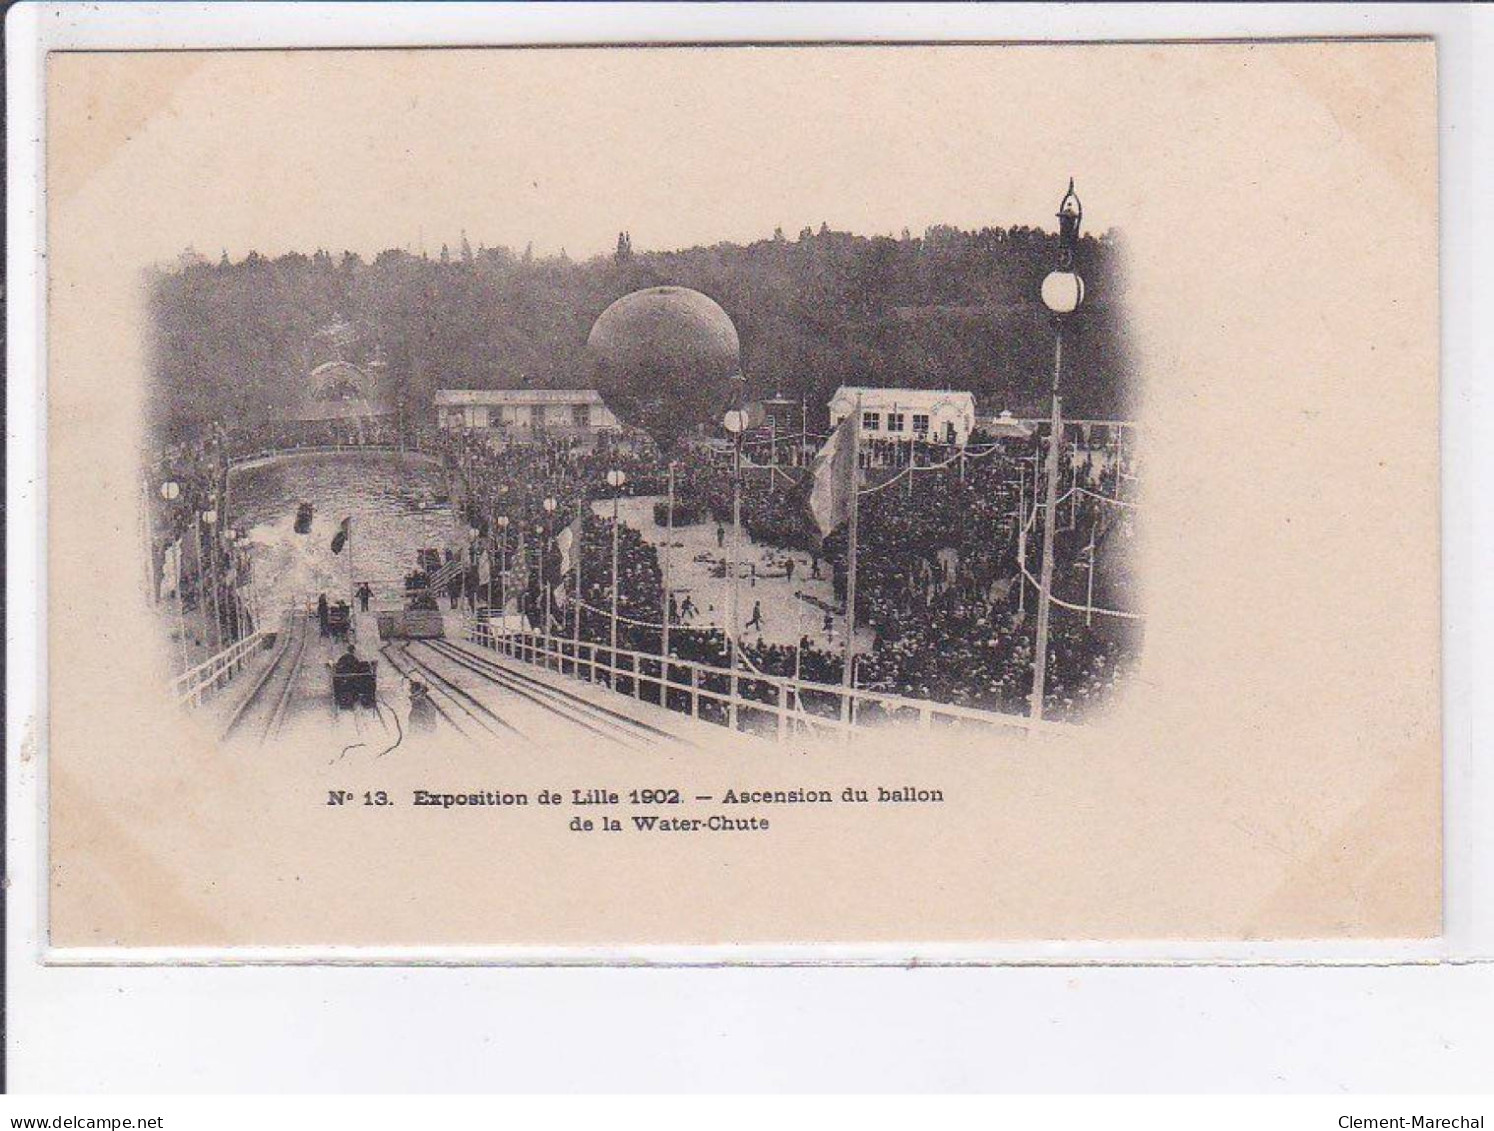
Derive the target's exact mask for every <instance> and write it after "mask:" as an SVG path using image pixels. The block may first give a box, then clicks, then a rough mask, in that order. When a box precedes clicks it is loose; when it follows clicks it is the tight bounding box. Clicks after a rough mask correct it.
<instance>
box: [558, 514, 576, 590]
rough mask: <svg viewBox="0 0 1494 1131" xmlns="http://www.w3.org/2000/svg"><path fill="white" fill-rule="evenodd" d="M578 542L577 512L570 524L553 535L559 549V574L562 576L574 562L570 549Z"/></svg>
mask: <svg viewBox="0 0 1494 1131" xmlns="http://www.w3.org/2000/svg"><path fill="white" fill-rule="evenodd" d="M580 542H581V516H580V515H579V514H577V515H576V517H575V519H574V520H573V521H572V522H571V524H570V525H569V526H567V527H566V528H565V529H564V530H562V531H561V532H560V533H559V534H557V535H556V536H555V548H556V549H557V550H559V551H560V575H561V576H562V577H564V576H565V575H566V574H568V573H570V572H571V566H572V565H573V564H574V563H575V558H573V557H572V556H571V555H572V551H574V550H575V548H576V546H577V545H579V544H580Z"/></svg>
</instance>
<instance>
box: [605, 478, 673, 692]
mask: <svg viewBox="0 0 1494 1131" xmlns="http://www.w3.org/2000/svg"><path fill="white" fill-rule="evenodd" d="M627 481H628V476H627V473H626V472H623V471H620V470H619V469H617V468H615V467H614V468H613V469H612V470H611V471H609V472H607V486H609V487H611V488H612V626H611V627H612V631H611V641H612V686H613V688H614V689H615V688H616V687H617V523H618V511H617V507H618V496H619V495H621V494H622V487H623V484H624V483H626V482H627ZM666 615H667V610H666Z"/></svg>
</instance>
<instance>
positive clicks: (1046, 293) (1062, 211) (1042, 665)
mask: <svg viewBox="0 0 1494 1131" xmlns="http://www.w3.org/2000/svg"><path fill="white" fill-rule="evenodd" d="M1083 214H1084V213H1083V209H1082V208H1081V207H1080V205H1079V198H1078V197H1077V196H1075V195H1074V182H1073V180H1072V179H1070V181H1069V191H1068V193H1067V194H1065V196H1064V198H1063V201H1062V202H1061V203H1060V204H1059V206H1058V224H1059V234H1058V270H1056V271H1052V272H1050V273H1049V274H1048V276H1047V278H1045V279H1044V280H1043V287H1042V299H1043V305H1044V306H1046V307H1047V308H1048V309H1049V310H1050V311H1052V312H1053V315H1054V318H1053V420H1052V423H1051V424H1050V425H1049V429H1048V432H1049V434H1048V482H1047V484H1046V485H1045V491H1044V497H1045V499H1046V500H1047V505H1046V506H1045V507H1044V510H1043V565H1042V579H1041V582H1040V584H1039V586H1038V617H1037V642H1036V646H1035V648H1034V650H1033V657H1032V705H1031V718H1032V720H1033V721H1034V722H1040V721H1042V718H1043V697H1044V694H1045V693H1046V691H1047V681H1048V622H1049V617H1050V615H1051V612H1052V605H1053V565H1054V545H1053V540H1054V535H1055V533H1056V531H1057V527H1058V502H1057V500H1058V476H1059V464H1058V457H1059V452H1060V450H1061V448H1062V445H1063V398H1062V397H1060V396H1059V395H1058V387H1059V380H1060V377H1061V376H1062V373H1063V329H1064V318H1065V317H1066V316H1067V315H1070V314H1072V313H1073V312H1074V311H1075V310H1077V309H1078V307H1079V304H1080V303H1081V302H1082V301H1083V299H1084V281H1083V280H1082V279H1081V278H1080V277H1079V276H1078V275H1077V274H1075V273H1074V271H1073V263H1074V250H1075V248H1076V247H1077V246H1078V243H1079V225H1080V223H1081V220H1082V217H1083Z"/></svg>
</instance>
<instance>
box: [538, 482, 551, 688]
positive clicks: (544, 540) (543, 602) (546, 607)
mask: <svg viewBox="0 0 1494 1131" xmlns="http://www.w3.org/2000/svg"><path fill="white" fill-rule="evenodd" d="M540 505H541V506H543V507H544V508H545V522H544V525H543V526H542V527H541V528H540V546H539V558H540V609H541V610H542V612H541V617H542V618H543V622H544V628H543V630H542V631H541V636H542V639H543V640H544V647H545V660H544V663H545V666H546V667H548V666H549V665H550V590H549V588H548V587H547V586H546V584H545V555H546V554H548V553H549V551H550V524H551V519H552V518H553V516H554V514H555V499H554V497H553V496H549V495H547V496H546V497H545V501H544V502H543V503H541V504H540Z"/></svg>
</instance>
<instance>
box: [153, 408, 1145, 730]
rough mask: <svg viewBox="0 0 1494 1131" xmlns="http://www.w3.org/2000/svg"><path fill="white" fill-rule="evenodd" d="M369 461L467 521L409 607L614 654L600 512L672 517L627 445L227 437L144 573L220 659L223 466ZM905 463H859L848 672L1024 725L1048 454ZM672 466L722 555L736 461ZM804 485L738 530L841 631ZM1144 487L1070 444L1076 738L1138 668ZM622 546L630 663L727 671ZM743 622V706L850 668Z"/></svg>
mask: <svg viewBox="0 0 1494 1131" xmlns="http://www.w3.org/2000/svg"><path fill="white" fill-rule="evenodd" d="M357 445H377V446H392V445H405V446H412V447H420V448H422V449H423V450H428V451H432V452H436V453H439V454H440V455H441V456H442V457H443V459H444V460H445V462H446V466H447V470H448V472H449V474H450V475H451V476H452V477H453V481H454V482H460V484H461V491H460V494H461V497H462V499H463V500H464V502H465V508H466V513H465V514H464V515H463V517H464V518H465V520H466V521H467V523H468V524H469V525H470V527H471V528H472V530H474V531H475V532H476V538H475V539H474V541H473V543H472V545H471V547H470V548H469V550H468V551H467V554H468V556H467V559H466V560H465V561H462V562H460V568H458V569H455V570H453V569H451V568H447V569H444V570H442V569H441V567H443V566H450V564H451V560H452V551H450V550H448V551H447V554H446V558H445V559H443V560H440V561H432V562H430V563H422V565H421V567H420V569H419V570H418V571H417V572H419V573H420V576H419V577H417V578H415V579H414V582H415V583H412V581H411V579H410V578H407V579H406V582H407V584H406V588H407V590H409V593H408V594H407V597H408V599H409V600H411V601H421V602H424V603H425V604H426V605H427V606H430V605H434V604H436V602H437V600H438V599H439V598H445V600H441V601H440V604H442V605H446V606H448V607H451V608H457V607H462V606H465V607H466V608H468V609H469V610H473V611H476V610H478V609H480V608H481V609H487V610H490V611H497V610H499V609H500V607H501V606H506V607H507V611H510V612H518V613H522V614H524V615H525V616H527V617H528V619H529V621H530V623H533V624H536V625H540V624H543V623H545V619H546V616H547V615H548V618H549V626H550V629H551V631H553V632H554V633H556V634H557V635H560V636H563V637H570V636H572V635H574V634H575V633H576V632H577V630H578V628H579V634H580V637H581V639H583V640H585V641H588V642H592V643H597V644H607V643H609V642H610V640H611V635H612V631H613V619H612V615H611V613H612V586H613V579H612V572H611V570H612V565H611V563H612V553H613V528H612V527H613V521H612V518H611V516H610V515H609V514H608V508H607V507H606V506H605V505H601V506H597V505H596V504H597V502H598V501H599V500H602V501H604V500H607V499H609V498H612V497H614V496H618V495H621V496H655V497H657V496H661V495H663V493H664V491H665V485H666V482H667V479H668V467H669V465H668V463H667V462H666V460H665V459H664V458H663V457H662V456H661V455H660V454H659V453H658V452H657V451H656V450H654V449H653V448H652V446H651V445H649V444H648V443H647V442H639V441H637V440H635V439H630V440H629V441H628V442H625V443H613V444H604V445H602V446H598V447H590V446H582V445H579V444H578V443H576V441H574V440H572V439H549V440H543V441H541V442H538V443H534V444H526V445H518V446H505V447H494V446H491V445H489V444H488V443H487V442H486V441H485V439H483V438H482V437H481V436H480V435H475V434H472V433H466V432H459V431H458V432H439V431H437V430H435V429H429V428H426V429H421V430H418V431H417V430H414V429H408V428H407V429H397V428H396V427H395V426H394V424H393V423H392V422H391V421H389V420H387V419H379V418H372V419H365V420H363V421H346V420H343V421H319V422H307V423H299V424H294V425H285V424H277V425H266V426H265V427H263V428H261V429H256V430H247V431H243V432H240V433H236V434H233V435H229V434H228V433H227V432H226V431H225V430H223V429H217V428H215V429H211V430H209V431H208V432H207V433H206V434H204V435H203V436H201V437H200V438H198V439H197V440H195V441H193V442H191V443H187V444H177V445H172V446H170V447H167V448H164V449H162V450H161V451H159V452H158V453H156V455H155V457H154V459H153V461H152V464H151V467H150V475H149V476H148V485H149V484H154V485H156V486H159V485H160V484H164V483H172V484H175V490H174V492H161V491H159V490H156V491H154V492H153V494H152V502H151V505H152V512H151V513H152V523H151V525H152V531H153V535H154V537H153V540H152V546H151V552H152V556H153V562H154V563H155V566H156V569H157V576H158V577H162V579H163V581H162V583H163V584H165V580H164V574H165V573H167V572H169V570H168V568H167V567H168V566H170V565H172V564H174V565H175V570H176V574H175V579H176V584H175V586H174V588H179V589H180V592H181V594H182V607H183V608H184V609H186V610H194V609H200V608H202V607H203V606H204V603H205V604H206V606H207V607H208V609H209V611H208V612H207V613H206V614H205V615H204V618H203V621H204V624H205V625H208V626H209V627H208V628H207V629H206V630H205V631H206V635H207V636H208V637H210V638H213V640H210V641H209V642H214V641H216V642H217V643H219V644H220V645H221V643H223V642H227V641H232V640H234V639H237V638H238V637H239V636H240V635H242V634H243V633H245V632H246V631H248V630H249V629H250V618H249V615H248V612H247V610H246V609H245V607H244V604H243V602H242V601H240V600H238V599H237V598H236V589H235V583H236V582H242V581H243V580H244V578H245V576H246V574H247V570H248V568H249V563H248V562H247V561H245V560H241V559H242V555H238V554H236V553H235V548H234V546H233V539H232V536H231V532H223V531H219V530H209V531H207V533H206V536H204V531H203V523H202V516H203V515H204V514H205V513H208V512H211V511H213V509H214V508H215V506H216V502H217V500H218V499H219V498H221V496H222V485H223V481H224V477H225V475H226V469H227V465H228V462H229V461H230V460H231V459H235V458H242V457H244V456H246V455H252V454H255V453H258V452H261V451H269V450H285V449H288V448H295V447H308V446H317V447H320V446H357ZM903 448H904V451H906V454H903V451H893V450H889V451H888V452H885V453H882V455H881V456H880V457H879V456H878V455H877V453H875V452H872V451H868V452H867V453H866V457H867V458H866V459H865V463H866V464H868V465H869V466H868V470H867V472H866V476H865V480H864V482H863V486H862V497H861V499H860V505H859V512H858V557H857V600H856V622H857V625H858V627H859V628H862V629H863V630H866V629H869V630H870V634H871V635H870V646H869V648H866V647H863V648H861V649H859V650H858V654H857V656H856V661H855V663H856V667H855V672H854V676H855V680H854V682H855V685H856V686H857V687H858V688H860V689H863V690H868V691H880V692H885V693H887V694H888V695H889V696H900V697H906V698H911V699H920V700H932V701H936V702H940V703H949V704H956V705H963V706H970V707H976V708H983V709H988V710H994V711H1001V712H1006V713H1024V712H1025V711H1026V710H1027V709H1028V700H1029V696H1030V694H1031V688H1032V663H1033V652H1034V635H1035V633H1034V627H1035V620H1036V606H1037V601H1036V586H1035V583H1034V581H1033V580H1032V577H1031V576H1030V575H1032V574H1035V573H1036V571H1037V569H1038V562H1039V555H1038V544H1039V540H1040V537H1041V525H1042V517H1041V514H1040V513H1038V508H1037V507H1036V503H1035V499H1036V497H1037V494H1038V492H1037V490H1036V487H1035V482H1034V481H1035V478H1036V473H1037V471H1038V470H1039V469H1038V466H1037V465H1038V463H1039V461H1038V460H1037V459H1036V458H1035V455H1036V453H1037V451H1038V449H1039V445H1038V443H1037V442H1036V441H1034V440H1031V439H1028V440H1010V441H1002V442H996V441H991V440H989V439H987V438H983V437H980V436H979V435H977V437H975V438H974V439H973V440H972V443H971V444H970V446H969V447H968V448H966V449H964V450H963V454H962V453H961V451H960V450H959V449H955V448H953V447H947V446H945V445H940V444H933V443H929V444H918V445H915V446H914V447H912V448H907V447H906V446H903ZM910 464H912V465H913V466H912V467H911V468H910V466H909V465H910ZM674 466H675V504H674V509H673V517H674V522H675V524H676V526H677V527H683V526H687V525H691V524H694V523H699V522H709V523H715V524H716V525H717V530H718V535H720V536H721V538H724V537H725V531H726V530H727V529H729V527H730V524H731V521H732V510H733V508H732V497H733V483H732V479H733V477H732V463H731V460H730V459H729V458H728V459H722V458H721V453H720V451H719V450H712V449H707V448H693V449H691V448H687V449H686V450H684V451H682V452H680V453H678V454H677V456H676V457H675V460H674ZM614 472H622V477H621V478H622V482H621V483H617V482H616V479H617V478H618V477H617V476H615V475H612V476H610V477H609V473H614ZM810 474H811V473H810V470H809V469H808V468H804V467H799V468H776V469H774V468H767V467H761V466H752V467H750V469H749V470H748V471H746V472H744V475H743V480H742V486H741V513H742V522H743V526H744V529H745V532H746V533H747V534H748V535H750V536H751V538H752V539H753V540H754V541H755V542H757V543H760V544H763V545H766V546H771V547H777V548H778V549H780V550H784V551H788V550H794V551H798V552H800V553H801V554H803V555H806V556H808V557H809V558H810V559H811V561H812V562H813V565H814V569H815V572H816V573H819V571H820V568H821V565H822V564H823V568H824V570H825V571H827V572H828V573H829V575H830V576H832V577H833V580H834V593H835V600H836V601H837V602H839V603H840V604H841V607H842V609H843V604H844V601H845V594H846V590H847V572H848V571H847V564H848V563H847V549H848V547H847V539H846V534H845V530H844V528H842V529H841V530H838V531H836V532H835V533H833V534H832V535H831V536H829V537H828V538H825V539H823V540H822V539H821V538H820V536H819V532H818V531H817V530H816V529H815V527H814V525H813V523H812V521H811V520H810V518H809V516H808V512H807V508H806V505H805V500H806V494H807V491H808V486H809V483H808V477H809V475H810ZM1133 478H1134V475H1133V474H1132V469H1131V468H1130V465H1129V463H1128V461H1126V460H1120V459H1116V458H1114V453H1113V451H1111V450H1110V449H1109V448H1099V447H1084V448H1081V447H1080V446H1079V445H1078V444H1077V443H1076V445H1075V447H1074V449H1073V451H1072V452H1071V454H1070V457H1069V459H1067V460H1065V461H1064V467H1063V471H1062V474H1061V480H1060V503H1059V506H1058V507H1057V508H1056V511H1057V516H1058V523H1057V529H1056V548H1057V557H1056V562H1057V565H1056V569H1055V575H1054V576H1055V581H1054V593H1055V595H1056V596H1057V597H1058V598H1059V600H1060V601H1062V602H1064V603H1065V604H1064V605H1059V606H1056V607H1055V608H1054V612H1053V616H1052V628H1051V642H1050V650H1049V665H1050V669H1049V675H1048V680H1047V701H1046V703H1045V708H1046V711H1047V713H1048V714H1049V715H1050V716H1054V717H1060V718H1062V717H1077V716H1079V715H1082V714H1083V713H1084V712H1085V711H1086V710H1087V709H1089V708H1090V707H1092V706H1094V705H1095V704H1097V703H1101V702H1103V701H1104V700H1105V699H1106V698H1107V697H1109V695H1110V694H1111V693H1112V691H1113V690H1114V688H1115V686H1116V684H1117V682H1118V681H1119V680H1120V679H1121V678H1122V676H1123V674H1124V671H1125V669H1126V667H1127V665H1128V664H1129V663H1130V662H1131V661H1132V659H1133V657H1134V656H1135V654H1136V651H1137V645H1138V642H1139V641H1138V638H1139V633H1140V627H1139V626H1140V623H1141V622H1140V621H1139V619H1136V618H1133V617H1127V616H1114V615H1110V614H1111V613H1114V612H1131V611H1133V605H1132V604H1131V602H1133V601H1134V594H1133V593H1132V592H1131V589H1132V585H1131V581H1130V573H1129V568H1128V560H1129V554H1128V552H1127V545H1126V544H1127V542H1128V541H1129V539H1130V538H1131V537H1132V535H1133V523H1134V515H1135V513H1136V512H1135V511H1134V509H1132V508H1131V507H1130V506H1128V505H1126V503H1125V501H1124V496H1125V495H1126V494H1127V491H1128V482H1127V481H1128V480H1130V479H1133ZM166 494H171V495H172V497H170V498H166V497H165V495H166ZM663 507H664V503H663V501H662V500H659V502H658V503H656V505H655V517H656V519H662V518H663V517H664V514H663V511H662V509H661V508H663ZM578 515H582V516H583V521H582V522H581V523H580V533H581V537H582V542H581V546H580V547H579V550H580V563H581V567H580V568H581V573H580V578H579V582H580V585H579V602H578V601H577V592H578V591H577V584H576V582H577V578H576V576H575V573H574V563H575V561H576V557H575V551H574V550H570V551H563V550H562V546H561V542H562V541H563V540H562V539H561V538H560V535H561V534H562V532H563V531H566V530H571V531H572V532H573V533H574V532H575V529H576V519H577V516H578ZM225 533H227V536H226V537H225V536H224V535H225ZM616 533H617V538H616V540H617V560H618V585H617V590H618V592H617V613H618V617H617V626H616V631H617V639H618V645H619V647H620V648H624V649H628V650H631V651H636V652H640V653H646V654H649V655H657V654H658V653H659V651H660V649H661V647H662V643H663V639H662V637H663V631H662V625H663V621H664V619H665V617H666V616H667V617H668V619H669V621H670V639H669V648H670V653H671V655H672V656H673V657H675V658H677V659H680V660H688V661H696V662H700V663H705V664H710V665H726V664H727V663H728V658H729V655H730V651H731V649H730V647H729V643H728V641H727V639H726V636H725V634H724V633H723V632H722V630H721V629H720V628H717V627H712V626H707V625H703V624H696V623H694V621H695V617H694V615H693V614H694V612H695V610H694V609H693V605H692V604H682V603H681V601H680V600H678V599H676V600H675V601H674V602H667V601H666V599H665V597H664V594H663V584H662V570H661V566H660V560H659V555H658V552H657V549H656V547H655V546H654V545H653V544H652V543H650V542H649V541H648V540H647V539H645V538H644V537H643V535H642V533H641V532H639V531H637V530H635V529H633V528H632V527H631V526H628V525H627V524H626V523H622V524H620V525H619V528H618V530H617V532H616ZM719 540H720V539H718V541H719ZM173 547H174V548H175V549H174V551H173ZM1024 551H1025V554H1026V557H1025V564H1026V571H1025V572H1024V570H1023V568H1022V566H1023V564H1024V559H1023V558H1022V554H1023V553H1024ZM173 553H174V554H175V558H174V562H173V560H172V555H173ZM213 554H217V558H216V560H214V559H213V557H212V555H213ZM484 555H486V559H485V560H484ZM456 556H457V557H458V558H460V551H457V552H456ZM438 570H439V571H441V573H442V575H443V577H444V580H443V582H442V586H441V592H439V593H432V592H429V591H428V590H427V588H426V586H425V584H424V581H425V580H426V578H427V576H428V575H433V574H435V573H437V571H438ZM214 585H216V590H215V589H214ZM1065 605H1067V606H1077V607H1078V609H1079V610H1083V609H1085V608H1086V607H1089V606H1094V607H1097V608H1099V609H1102V610H1106V611H1104V612H1100V613H1086V612H1084V611H1076V609H1074V608H1068V607H1065ZM751 608H752V606H751V605H750V604H749V605H746V606H744V609H743V614H744V622H745V626H744V627H745V629H746V631H744V634H743V637H742V639H741V640H740V641H739V644H740V649H739V658H740V660H741V665H740V666H741V670H742V672H743V673H744V679H743V682H742V686H741V691H742V694H743V695H745V696H747V697H749V698H750V697H752V696H754V695H758V696H759V697H761V698H764V699H766V700H771V699H772V698H773V696H774V695H775V694H776V692H774V691H773V689H771V688H769V687H767V686H766V685H762V686H760V687H755V686H754V685H753V683H752V681H751V680H750V679H747V678H745V677H746V676H748V675H750V674H751V673H753V672H757V673H761V674H765V675H773V676H783V677H795V676H797V677H799V678H802V679H803V680H806V681H811V682H816V683H824V684H830V685H838V684H839V683H840V681H841V679H842V674H843V672H842V665H843V657H844V653H843V650H842V649H841V648H840V647H834V648H827V647H824V646H823V645H816V644H815V643H813V642H811V640H810V638H809V637H808V636H805V637H804V638H803V639H801V640H800V641H799V642H798V643H797V644H784V643H767V642H765V641H763V640H762V639H761V637H760V636H758V637H756V638H754V636H753V627H754V617H755V618H756V624H758V625H760V624H761V613H760V612H755V613H754V615H753V616H748V615H747V611H748V610H749V609H751ZM840 613H841V609H827V610H826V619H827V620H829V619H832V618H834V619H836V620H840V619H841V617H840ZM214 617H216V620H217V628H216V630H214V629H212V628H211V622H212V618H214ZM805 706H806V709H810V707H809V705H808V704H806V705H805ZM825 709H826V710H831V709H834V708H833V706H832V705H828V704H827V705H826V707H825Z"/></svg>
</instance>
